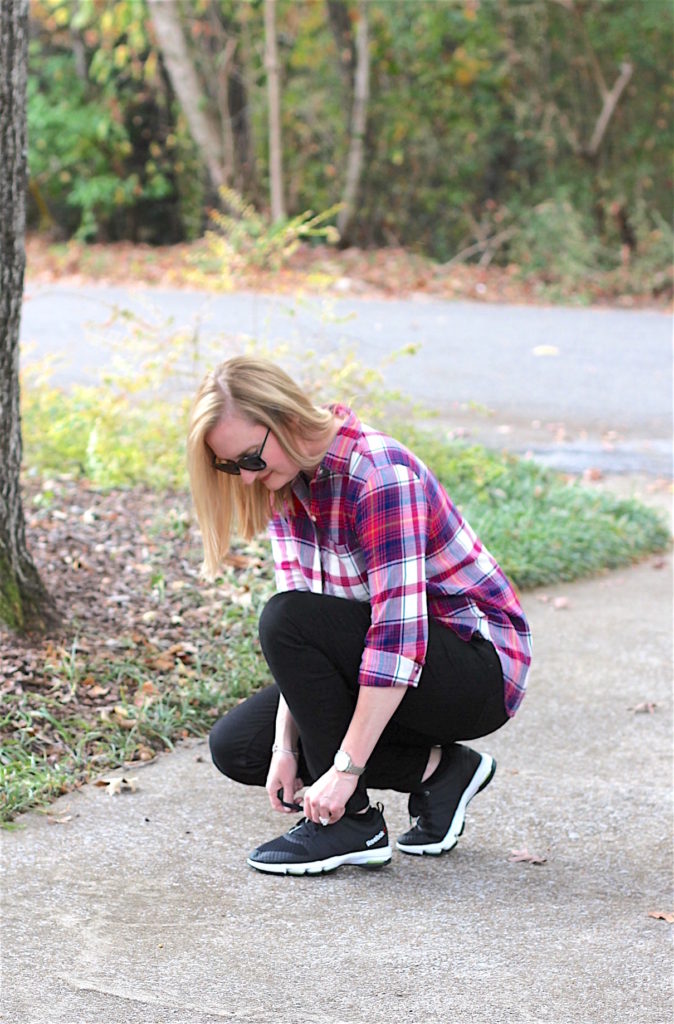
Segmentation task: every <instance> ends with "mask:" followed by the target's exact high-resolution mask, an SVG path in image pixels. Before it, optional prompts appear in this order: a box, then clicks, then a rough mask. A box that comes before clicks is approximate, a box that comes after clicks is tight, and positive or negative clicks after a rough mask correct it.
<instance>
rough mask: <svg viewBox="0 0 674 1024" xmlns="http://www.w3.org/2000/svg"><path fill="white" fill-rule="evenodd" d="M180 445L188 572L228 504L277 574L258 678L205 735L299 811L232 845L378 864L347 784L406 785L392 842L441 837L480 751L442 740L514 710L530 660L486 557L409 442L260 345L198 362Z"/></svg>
mask: <svg viewBox="0 0 674 1024" xmlns="http://www.w3.org/2000/svg"><path fill="white" fill-rule="evenodd" d="M188 462H189V470H190V481H191V487H192V494H193V498H194V504H195V508H196V512H197V516H198V519H199V524H200V526H201V532H202V537H203V543H204V552H205V560H204V570H205V573H206V575H207V576H210V577H213V576H215V575H216V574H217V573H218V570H219V567H220V565H221V562H222V559H223V557H224V555H225V554H226V553H227V550H228V547H229V540H230V535H231V532H232V530H233V528H234V524H235V523H236V526H237V528H238V531H239V533H240V534H241V535H242V536H243V537H245V538H247V539H250V538H252V537H253V536H255V535H256V534H258V533H259V532H261V531H262V530H264V529H265V528H268V529H269V532H270V535H271V541H272V550H273V555H274V563H275V570H276V584H277V590H278V593H277V594H275V595H274V596H273V597H272V598H271V600H270V601H269V603H268V604H267V605H266V607H265V608H264V610H263V612H262V615H261V617H260V626H259V629H260V642H261V646H262V651H263V653H264V656H265V658H266V660H267V663H268V665H269V668H270V670H271V674H272V676H273V679H274V685H271V686H269V687H267V688H265V689H263V690H261V691H259V692H257V693H255V694H254V695H253V696H252V697H250V698H249V699H248V700H246V701H245V702H243V703H242V704H239V705H238V706H237V707H235V708H234V709H233V710H232V711H230V712H229V713H228V714H227V715H225V716H224V718H222V719H220V721H219V722H218V723H217V724H216V725H215V727H214V729H213V731H212V733H211V736H210V745H211V753H212V756H213V760H214V763H215V765H216V766H217V767H218V768H219V770H220V771H221V772H223V774H225V775H227V776H228V777H229V778H232V779H235V780H237V781H239V782H242V783H244V784H248V785H257V786H262V785H264V786H265V787H266V790H267V793H268V796H269V801H270V803H271V806H272V807H273V808H274V810H276V811H279V812H281V813H286V814H288V813H291V812H292V811H303V812H304V818H303V819H302V820H301V821H300V822H299V823H298V824H296V825H294V826H293V827H292V828H291V829H290V830H289V831H288V832H287V833H286V834H285V835H284V836H281V837H279V838H278V839H274V840H272V841H271V842H267V843H264V844H263V845H261V846H259V847H258V848H257V849H256V850H254V851H253V852H252V853H251V855H250V857H249V858H248V864H249V865H250V866H251V867H253V868H256V869H258V870H260V871H267V872H274V873H279V874H306V873H310V874H313V873H318V872H322V871H331V870H333V869H334V868H336V867H338V866H339V865H340V864H359V865H362V866H365V867H380V866H382V865H383V864H386V863H388V862H389V861H390V859H391V846H390V843H389V838H388V832H387V829H386V824H385V821H384V818H383V814H382V810H383V809H382V808H381V806H376V807H372V806H370V804H369V800H368V795H367V788H366V786H371V787H374V788H378V789H395V790H398V791H401V792H404V793H409V794H410V796H409V811H410V815H411V817H412V818H415V819H416V822H415V823H414V824H413V826H412V827H411V828H410V830H409V831H408V832H406V833H405V834H404V835H402V836H400V837H399V838H398V841H397V844H396V845H397V848H398V849H399V850H400V851H401V852H402V853H409V854H436V855H437V854H440V853H443V852H445V851H446V850H450V849H451V848H452V847H453V846H454V845H455V844H456V842H457V839H458V837H459V835H460V834H461V833H462V831H463V825H464V816H465V810H466V806H467V804H468V802H469V801H470V800H471V799H472V797H473V796H475V794H476V793H478V792H479V791H480V790H481V789H484V787H485V786H486V785H487V784H488V783H489V782H490V781H491V778H492V776H493V774H494V771H495V767H496V765H495V762H494V760H493V758H491V757H490V756H489V755H488V754H479V753H477V752H476V751H474V750H472V749H470V748H469V747H467V746H464V745H462V744H459V743H458V742H457V741H458V740H469V739H474V738H476V737H479V736H484V735H486V734H487V733H490V732H493V731H494V730H495V729H498V728H500V726H502V725H503V724H504V723H505V722H506V721H507V720H508V719H509V718H510V717H511V716H512V715H513V714H514V713H515V711H516V710H517V707H518V706H519V703H520V701H521V699H522V697H523V694H524V687H525V680H526V675H527V670H528V667H529V664H530V660H531V643H530V634H529V629H528V625H527V622H526V619H525V618H524V615H523V613H522V609H521V608H520V605H519V602H518V600H517V597H516V595H515V593H514V592H513V589H512V587H511V585H510V583H509V582H508V580H507V579H506V577H505V576H504V575H503V573H502V571H501V570H500V568H499V567H498V565H497V564H496V562H495V561H494V559H493V558H492V557H491V555H490V554H489V553H488V551H487V550H486V549H485V548H484V547H483V546H482V545H481V543H480V541H479V540H478V539H477V537H476V536H475V534H474V533H473V531H472V530H471V528H470V526H469V525H468V524H467V523H466V522H465V521H464V520H463V519H462V518H461V516H460V515H459V513H458V512H457V510H456V508H455V507H454V506H453V504H452V502H451V501H450V499H449V497H448V496H447V494H446V492H445V491H444V489H443V488H442V487H441V485H440V484H439V483H438V481H437V480H436V478H435V477H434V476H433V474H432V473H431V471H430V470H429V469H428V468H427V467H426V466H425V465H424V464H423V463H422V462H421V461H420V460H419V459H417V458H416V457H415V456H414V455H413V454H412V453H411V452H410V451H409V450H408V449H406V448H405V447H404V446H403V445H401V444H399V443H398V442H397V441H395V440H393V439H392V438H390V437H387V436H386V435H384V434H382V433H379V432H377V431H375V430H372V429H371V428H369V427H366V426H364V425H363V424H362V423H360V422H359V420H358V419H357V417H356V416H355V414H354V413H353V412H351V410H349V409H348V408H346V407H345V406H342V405H334V406H331V407H330V408H317V407H316V406H315V405H313V404H312V402H311V401H310V399H309V398H308V397H307V396H306V394H305V393H304V392H303V391H302V390H301V389H300V388H299V387H298V386H297V385H296V384H295V383H294V381H292V380H291V378H290V377H288V376H287V374H285V373H284V372H283V371H282V370H281V369H279V368H278V367H277V366H275V365H274V364H272V363H269V362H266V361H263V360H257V359H252V358H248V357H237V358H234V359H230V360H228V361H227V362H224V363H222V364H221V365H220V366H218V367H217V368H216V369H215V370H214V371H213V372H212V373H209V374H208V375H207V376H206V378H205V380H204V381H203V383H202V385H201V388H200V389H199V392H198V394H197V396H196V399H195V402H194V406H193V409H192V414H191V420H190V430H189V438H188ZM304 786H307V787H308V788H306V790H305V792H304V794H303V796H302V797H301V798H300V797H299V791H300V790H301V789H302V788H303V787H304ZM298 799H299V802H296V801H298Z"/></svg>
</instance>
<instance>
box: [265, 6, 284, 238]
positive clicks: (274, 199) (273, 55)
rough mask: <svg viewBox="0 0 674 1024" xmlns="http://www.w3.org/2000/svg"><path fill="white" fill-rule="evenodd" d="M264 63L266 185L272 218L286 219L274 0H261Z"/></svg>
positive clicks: (274, 219)
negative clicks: (267, 163) (267, 132)
mask: <svg viewBox="0 0 674 1024" xmlns="http://www.w3.org/2000/svg"><path fill="white" fill-rule="evenodd" d="M264 39H265V58H264V64H265V68H266V71H267V97H268V103H269V188H270V193H271V219H272V221H274V222H276V221H278V220H284V219H285V215H286V212H285V203H284V201H283V159H282V149H281V87H280V84H279V63H278V46H277V43H276V0H264Z"/></svg>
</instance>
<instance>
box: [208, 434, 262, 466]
mask: <svg viewBox="0 0 674 1024" xmlns="http://www.w3.org/2000/svg"><path fill="white" fill-rule="evenodd" d="M270 433H271V427H267V433H266V434H265V435H264V441H263V442H262V444H261V445H260V450H259V451H257V452H253V454H252V455H242V456H241V458H240V459H219V458H218V457H217V455H214V456H213V469H218V470H219V471H220V472H221V473H231V475H232V476H241V470H242V469H245V470H247V471H248V472H249V473H260V472H261V471H262V470H263V469H266V468H267V463H266V462H265V461H264V459H263V458H262V452H263V450H264V446H265V445H266V443H267V438H268V437H269V434H270Z"/></svg>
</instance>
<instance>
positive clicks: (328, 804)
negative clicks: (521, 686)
mask: <svg viewBox="0 0 674 1024" xmlns="http://www.w3.org/2000/svg"><path fill="white" fill-rule="evenodd" d="M357 785H358V776H357V775H351V774H348V773H347V772H338V771H337V769H336V768H329V769H328V771H327V772H326V773H325V775H321V777H320V779H317V780H316V782H314V784H313V786H310V787H309V789H308V790H307V791H306V793H305V794H304V813H305V815H306V817H307V818H310V819H311V821H315V822H316V824H317V825H318V824H320V820H321V818H323V820H324V821H325V820H327V819H329V820H330V824H331V825H334V823H335V822H336V821H339V819H340V818H341V817H342V815H343V814H344V807H345V805H346V802H347V800H348V799H349V798H350V797H351V796H353V794H354V792H355V790H356V786H357Z"/></svg>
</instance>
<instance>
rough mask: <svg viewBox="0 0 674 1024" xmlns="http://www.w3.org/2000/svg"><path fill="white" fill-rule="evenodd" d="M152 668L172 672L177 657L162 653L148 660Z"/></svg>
mask: <svg viewBox="0 0 674 1024" xmlns="http://www.w3.org/2000/svg"><path fill="white" fill-rule="evenodd" d="M147 664H148V665H149V666H150V668H154V669H156V670H157V672H170V671H171V669H172V668H173V667H174V665H175V658H174V657H173V656H172V655H170V654H160V655H159V656H158V657H156V658H152V659H151V660H149V661H148V662H147Z"/></svg>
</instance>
